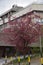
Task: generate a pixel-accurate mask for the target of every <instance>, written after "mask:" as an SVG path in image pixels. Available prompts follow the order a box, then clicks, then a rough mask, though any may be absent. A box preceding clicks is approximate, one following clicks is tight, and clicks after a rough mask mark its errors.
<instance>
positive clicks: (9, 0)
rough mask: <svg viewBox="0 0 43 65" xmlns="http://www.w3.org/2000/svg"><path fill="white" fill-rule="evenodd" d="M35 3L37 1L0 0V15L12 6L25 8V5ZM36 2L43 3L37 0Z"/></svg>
mask: <svg viewBox="0 0 43 65" xmlns="http://www.w3.org/2000/svg"><path fill="white" fill-rule="evenodd" d="M35 1H37V0H0V15H1V14H2V13H4V12H5V11H7V10H9V9H10V8H11V7H12V5H14V4H15V5H18V6H23V7H26V6H27V5H29V4H31V3H32V2H35ZM38 1H43V0H38Z"/></svg>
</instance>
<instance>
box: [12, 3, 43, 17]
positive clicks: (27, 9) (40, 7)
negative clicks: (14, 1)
mask: <svg viewBox="0 0 43 65" xmlns="http://www.w3.org/2000/svg"><path fill="white" fill-rule="evenodd" d="M34 10H36V11H42V12H43V4H37V3H35V2H34V3H32V4H31V5H29V6H27V7H25V8H24V9H23V10H22V11H20V12H17V13H16V14H14V15H13V16H15V17H20V16H22V15H24V14H26V13H29V12H31V11H34Z"/></svg>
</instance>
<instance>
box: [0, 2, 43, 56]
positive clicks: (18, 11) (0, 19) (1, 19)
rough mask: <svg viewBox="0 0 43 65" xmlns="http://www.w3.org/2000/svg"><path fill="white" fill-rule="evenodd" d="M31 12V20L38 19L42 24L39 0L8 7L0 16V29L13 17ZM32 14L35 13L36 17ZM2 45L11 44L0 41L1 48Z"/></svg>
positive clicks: (41, 10)
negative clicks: (23, 5)
mask: <svg viewBox="0 0 43 65" xmlns="http://www.w3.org/2000/svg"><path fill="white" fill-rule="evenodd" d="M31 13H33V14H32V15H31V18H32V21H33V22H35V21H38V22H40V24H41V25H42V23H43V4H42V3H40V2H34V3H32V4H31V5H29V6H27V7H25V8H22V7H18V6H13V8H12V9H10V10H9V11H7V12H5V13H4V14H2V15H1V16H0V28H1V29H0V31H1V30H2V29H3V28H6V26H8V25H7V23H8V22H9V21H10V20H14V19H16V18H18V17H22V16H24V15H25V14H29V15H30V14H31ZM34 15H36V17H35V16H34ZM2 46H4V47H3V48H6V46H10V47H11V45H9V44H3V43H0V48H2ZM38 46H39V45H38ZM3 48H2V49H3ZM7 50H8V49H7ZM4 51H5V49H4ZM4 51H2V55H3V52H4ZM6 52H7V51H6Z"/></svg>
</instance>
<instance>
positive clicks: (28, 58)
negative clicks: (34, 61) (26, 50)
mask: <svg viewBox="0 0 43 65" xmlns="http://www.w3.org/2000/svg"><path fill="white" fill-rule="evenodd" d="M28 63H29V65H30V56H28Z"/></svg>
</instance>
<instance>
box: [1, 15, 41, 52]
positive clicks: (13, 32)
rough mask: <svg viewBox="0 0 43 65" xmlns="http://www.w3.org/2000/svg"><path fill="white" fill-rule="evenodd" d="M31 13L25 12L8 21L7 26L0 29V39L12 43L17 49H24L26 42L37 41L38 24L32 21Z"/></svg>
mask: <svg viewBox="0 0 43 65" xmlns="http://www.w3.org/2000/svg"><path fill="white" fill-rule="evenodd" d="M31 15H32V14H30V15H29V14H27V15H24V16H22V17H19V18H16V19H15V20H13V21H10V22H9V23H8V25H9V27H7V28H5V29H3V30H2V33H1V34H2V35H1V37H0V40H3V41H4V42H5V43H8V44H12V45H14V46H15V47H16V49H18V50H19V51H25V50H26V49H28V48H27V46H28V44H30V43H33V42H37V41H38V37H39V30H40V25H39V23H37V22H36V23H34V22H32V18H31Z"/></svg>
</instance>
